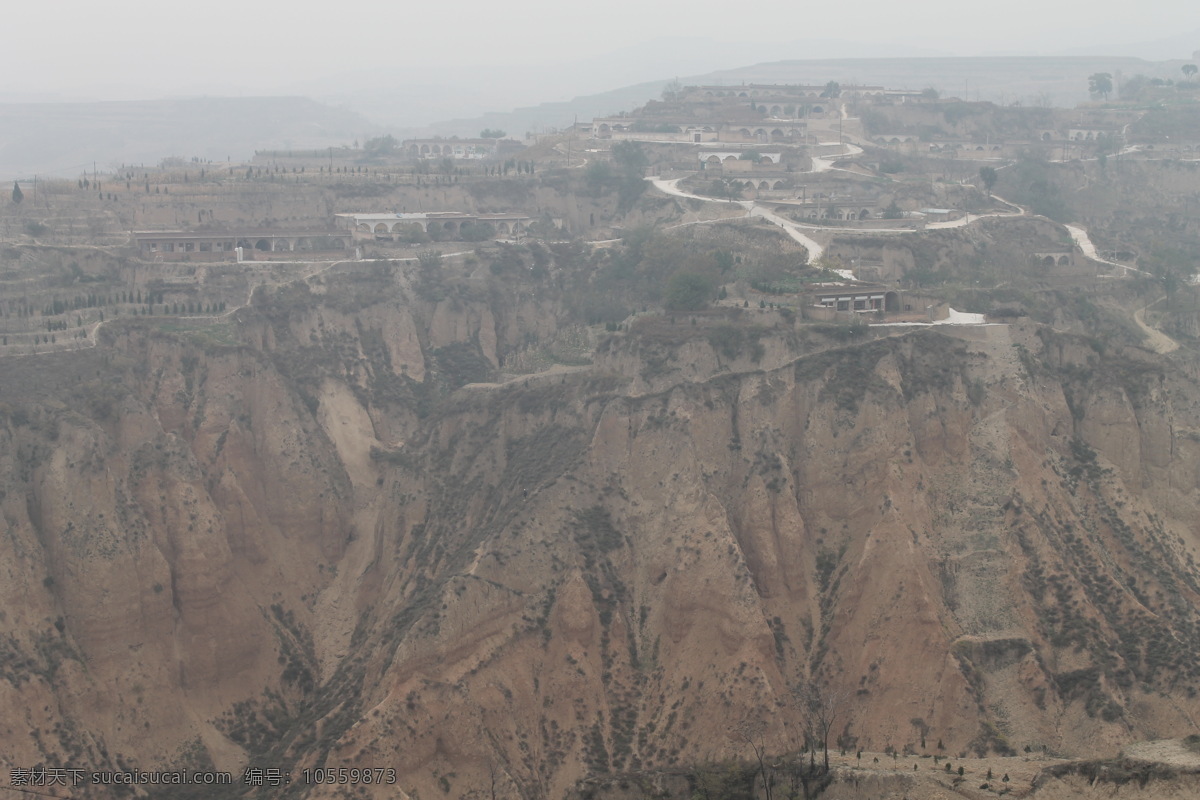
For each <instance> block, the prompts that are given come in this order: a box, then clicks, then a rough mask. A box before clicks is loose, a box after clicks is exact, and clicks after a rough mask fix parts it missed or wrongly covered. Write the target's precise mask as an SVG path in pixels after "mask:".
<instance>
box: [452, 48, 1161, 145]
mask: <svg viewBox="0 0 1200 800" xmlns="http://www.w3.org/2000/svg"><path fill="white" fill-rule="evenodd" d="M1182 63H1183V62H1182V61H1163V62H1154V61H1146V60H1144V59H1140V58H1131V57H1124V56H1092V55H1082V56H988V57H957V56H946V57H919V58H852V59H808V60H792V61H773V62H766V63H760V64H754V65H751V66H746V67H738V68H736V69H727V70H719V71H715V72H708V73H705V74H700V75H690V76H686V77H680V78H679V80H681V81H683V82H684V83H686V84H693V85H695V84H701V85H702V84H725V85H738V84H742V83H815V84H822V83H826V82H828V81H831V80H832V81H839V82H841V83H865V84H877V85H883V86H888V87H891V88H908V89H924V88H927V87H933V88H935V89H937V90H939V91H940V92H942V93H943V94H945V95H953V96H958V97H963V98H964V99H971V100H991V101H993V102H998V103H1002V104H1009V103H1013V102H1017V103H1021V104H1023V105H1035V104H1048V105H1057V106H1073V105H1075V104H1077V103H1080V102H1084V101H1086V100H1088V92H1087V86H1088V83H1087V77H1088V75H1091V74H1092V73H1095V72H1108V73H1111V74H1113V75H1114V76H1118V77H1120V76H1122V75H1124V76H1132V75H1135V74H1139V73H1140V74H1145V75H1148V76H1150V77H1163V78H1175V77H1178V71H1179V65H1180V64H1182ZM670 80H671V79H670V78H666V77H664V78H663V79H662V80H656V81H647V82H644V83H639V84H636V85H632V86H626V87H623V88H621V89H615V90H613V91H610V92H603V93H601V94H594V95H587V96H583V97H577V98H575V99H574V100H571V101H569V102H558V103H542V104H540V105H537V106H531V107H528V108H518V109H515V110H513V111H510V112H506V113H491V114H485V115H483V116H481V117H476V118H471V119H454V120H448V121H445V122H440V123H435V124H434V125H432V126H431V128H432V130H433V131H434V132H436V133H439V134H443V135H447V136H449V135H459V136H462V135H467V134H468V133H470V132H471V131H478V130H479V129H480V128H482V127H493V128H494V127H500V128H504V129H505V130H508V131H509V132H510V133H516V134H518V135H519V133H520V132H522V131H536V130H539V129H544V128H551V127H555V128H561V127H565V126H566V125H569V124H570V123H571V121H572V120H573V119H574V118H575V116H576V115H577V116H578V118H579V119H590V118H591V117H593V116H602V115H605V114H613V113H617V112H619V111H622V110H629V109H632V108H634V107H635V106H638V105H641V104H643V103H645V102H646V101H647V100H651V99H656V98H657V97H658V96H659V94H660V93H661V92H662V88H663V87H664V86H665V85H666V84H667V83H669V82H670Z"/></svg>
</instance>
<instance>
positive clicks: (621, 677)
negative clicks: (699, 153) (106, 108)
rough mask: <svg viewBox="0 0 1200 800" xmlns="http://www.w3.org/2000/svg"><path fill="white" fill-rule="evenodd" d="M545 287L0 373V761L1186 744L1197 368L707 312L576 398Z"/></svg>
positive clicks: (599, 759)
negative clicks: (818, 721) (758, 728)
mask: <svg viewBox="0 0 1200 800" xmlns="http://www.w3.org/2000/svg"><path fill="white" fill-rule="evenodd" d="M526 272H528V270H526V269H525V268H524V267H521V268H513V269H508V270H506V269H505V268H504V267H503V266H502V267H501V268H499V269H487V268H482V269H477V270H475V271H473V272H470V274H464V276H463V278H462V280H457V281H441V280H438V279H437V278H436V275H435V274H434V273H432V272H430V271H429V269H428V268H427V267H424V266H417V265H413V266H400V265H395V264H387V263H385V262H380V263H376V264H371V263H363V264H349V265H344V266H343V267H339V268H338V269H337V270H334V271H330V272H328V273H326V274H324V275H322V276H319V277H316V278H313V279H310V280H308V281H306V282H300V283H295V284H291V285H288V286H285V287H283V288H281V289H278V290H272V291H265V290H264V291H260V292H258V293H256V295H255V297H254V302H253V304H252V306H250V307H247V308H245V309H242V310H241V311H238V312H237V313H236V314H234V315H232V316H230V317H224V318H221V319H220V320H215V321H213V323H212V324H211V325H209V326H208V327H205V328H202V329H183V328H180V327H179V326H177V325H172V324H170V323H169V321H168V322H163V321H157V320H150V319H141V320H138V319H134V320H127V321H124V322H121V323H119V324H111V325H108V326H106V327H105V328H103V329H102V334H101V343H100V346H98V347H97V348H95V349H93V350H87V351H81V352H76V353H55V354H47V355H43V356H38V357H36V358H12V359H9V360H7V361H6V362H5V364H4V368H5V380H4V381H3V382H0V392H2V396H0V402H2V403H3V406H2V407H0V412H2V415H0V421H2V424H0V441H2V444H0V459H2V460H3V467H2V468H0V474H2V475H3V476H4V478H3V480H4V484H3V486H2V487H0V490H2V492H3V493H2V495H0V507H2V508H3V512H4V516H5V527H6V532H7V534H8V535H7V536H6V537H5V539H4V543H3V544H2V545H0V547H3V552H4V559H3V563H4V564H5V568H4V572H3V575H4V578H3V582H2V583H0V587H2V591H3V593H4V601H5V602H4V609H5V610H4V612H3V616H0V630H2V631H3V632H2V634H0V635H2V638H0V643H2V650H0V652H2V654H3V669H4V673H3V677H4V680H3V681H0V692H3V694H4V705H5V707H6V708H9V709H12V710H13V712H12V713H10V716H9V720H10V721H9V723H8V724H7V725H6V726H5V729H4V732H3V740H4V748H3V751H4V752H5V754H6V755H5V759H6V761H7V762H8V763H7V764H6V765H5V766H6V767H20V766H30V765H33V764H36V763H39V762H40V763H44V764H47V765H52V766H71V767H87V768H96V767H102V766H114V767H124V766H132V765H138V766H141V767H144V768H154V767H166V766H177V767H178V766H187V767H194V768H195V767H202V766H206V765H208V766H215V767H218V768H221V769H228V770H231V771H233V772H235V773H236V774H237V775H238V776H239V777H240V775H241V770H243V769H244V768H245V767H247V766H254V767H262V768H264V769H283V770H290V771H291V772H292V774H293V776H297V777H298V775H299V774H300V770H302V769H303V768H305V767H308V768H315V767H340V766H346V767H359V768H361V767H392V768H395V769H396V771H397V781H398V786H399V788H401V789H402V790H404V791H405V792H406V793H407V794H408V795H409V796H417V795H418V794H419V795H420V796H422V797H428V796H440V795H442V794H447V793H448V794H449V795H451V796H459V797H471V796H478V797H486V796H492V794H491V793H492V792H493V791H494V792H495V796H497V797H526V798H530V797H561V796H563V794H564V792H566V791H567V790H568V789H569V788H570V787H572V786H574V785H575V784H576V783H577V782H578V781H579V780H580V779H581V778H584V777H585V776H588V775H598V774H600V775H602V774H605V773H609V772H620V771H626V770H637V769H640V770H655V769H662V768H669V767H677V766H680V765H688V764H691V763H695V762H701V761H707V760H712V759H716V758H721V757H724V756H729V755H745V750H746V744H745V740H744V737H743V736H742V734H740V733H739V724H740V723H741V722H743V721H745V720H754V721H760V720H761V721H765V731H764V734H763V735H764V736H765V739H766V741H769V742H770V743H771V745H770V746H771V748H772V749H773V750H775V751H777V752H783V751H785V750H789V749H794V748H795V747H797V746H798V745H799V743H800V741H801V740H802V734H801V730H800V727H801V726H800V716H801V715H800V713H799V710H798V709H797V708H796V704H795V702H794V700H793V698H792V694H791V691H790V690H791V688H792V687H793V686H795V685H797V684H799V683H802V682H805V681H808V680H814V681H816V682H818V683H819V684H821V685H822V686H823V687H825V688H826V690H827V691H830V692H836V693H840V694H842V695H844V696H845V698H846V699H845V702H844V705H843V707H842V709H841V713H840V716H839V718H838V721H837V725H836V728H835V730H834V731H833V734H834V737H835V738H836V740H837V742H838V744H840V745H843V746H845V747H848V748H855V747H858V748H866V749H873V750H884V749H885V748H889V747H890V748H892V749H894V750H897V751H903V750H905V749H909V750H912V751H914V752H917V753H921V752H937V753H942V752H945V753H950V754H958V753H969V752H972V751H974V752H977V753H988V752H991V753H995V754H1002V753H1008V752H1012V751H1020V750H1023V749H1024V748H1025V747H1026V746H1029V747H1030V748H1031V749H1035V750H1036V749H1040V748H1042V747H1043V746H1044V747H1047V748H1049V749H1050V750H1052V751H1056V752H1059V753H1066V754H1072V755H1080V756H1087V755H1107V754H1109V753H1111V752H1112V751H1113V750H1115V749H1116V748H1117V747H1118V746H1120V745H1121V744H1123V743H1125V742H1127V741H1130V740H1133V739H1138V738H1148V737H1153V736H1168V735H1179V734H1182V733H1184V732H1186V731H1187V730H1188V729H1189V726H1192V725H1194V724H1195V723H1194V720H1195V719H1196V717H1197V715H1198V714H1200V698H1197V695H1196V689H1197V686H1198V685H1200V667H1198V666H1197V663H1196V659H1195V653H1196V652H1197V648H1200V619H1198V616H1197V615H1198V609H1200V571H1198V570H1197V568H1196V564H1195V555H1196V547H1197V545H1198V544H1200V542H1198V541H1197V539H1198V532H1197V529H1196V527H1195V520H1196V519H1197V518H1200V515H1198V514H1197V508H1196V504H1197V498H1198V497H1200V495H1198V494H1197V488H1198V486H1200V408H1198V407H1197V400H1196V398H1197V397H1198V396H1200V393H1198V392H1197V388H1198V387H1197V385H1196V384H1197V381H1198V379H1200V375H1198V373H1197V367H1196V361H1195V357H1194V355H1193V354H1192V352H1191V350H1190V349H1189V348H1186V347H1185V348H1183V349H1181V350H1179V351H1176V352H1175V353H1173V354H1171V355H1169V356H1156V355H1153V354H1150V353H1148V352H1146V351H1144V350H1141V349H1138V348H1135V347H1128V346H1121V345H1118V344H1112V343H1109V342H1101V341H1100V340H1097V339H1092V338H1088V337H1086V336H1082V335H1075V334H1069V333H1063V332H1056V331H1055V330H1054V329H1052V328H1050V327H1044V326H1040V325H1036V324H1034V323H1032V322H1024V323H1015V324H1012V325H993V326H981V327H973V328H963V329H957V330H951V329H949V328H936V329H930V328H919V329H915V330H914V329H872V330H871V331H867V330H866V329H865V328H860V327H843V326H837V325H814V324H810V323H807V322H805V321H804V320H798V319H796V318H795V317H794V316H793V315H791V314H780V313H775V312H770V311H768V310H759V309H754V310H750V309H746V310H741V309H735V308H726V309H723V310H713V311H708V312H700V313H698V314H696V315H694V316H688V315H679V316H678V317H677V318H673V317H667V316H664V317H656V316H653V315H651V316H649V317H645V318H641V319H639V320H635V321H634V322H633V323H632V324H631V325H630V326H629V327H628V329H626V330H619V331H616V332H612V333H610V334H609V335H608V338H605V339H603V340H601V341H599V342H597V343H596V347H595V348H594V356H593V357H592V359H591V361H592V363H591V364H590V365H589V364H585V363H584V362H583V361H582V360H580V361H577V362H573V363H574V365H573V366H563V365H562V363H561V362H562V361H563V358H562V357H561V356H562V354H563V353H564V352H566V351H568V350H569V351H570V352H573V353H574V352H579V351H586V350H590V349H592V348H591V347H590V345H587V343H586V336H584V335H583V334H582V333H581V329H579V328H577V327H576V326H574V324H573V323H572V316H571V314H570V313H569V312H568V310H567V307H566V304H565V303H564V301H563V299H562V297H563V295H562V293H561V290H558V289H556V288H555V283H556V280H558V283H559V285H561V279H556V267H555V266H554V265H550V266H549V270H548V271H546V272H545V274H544V275H541V276H536V277H523V275H524V274H525V273H526ZM530 274H531V275H532V273H530ZM539 281H541V282H540V283H539ZM906 330H907V331H908V332H905V331H906ZM581 336H582V337H583V339H582V340H581V339H580V337H581ZM548 352H549V353H557V354H558V356H559V361H560V366H559V367H557V368H556V369H554V370H551V371H548V372H543V373H540V374H533V375H529V376H527V377H524V378H520V379H517V380H511V381H509V382H507V383H496V382H495V381H496V379H497V376H498V375H499V373H500V371H501V370H502V369H511V367H512V365H514V364H522V363H534V362H536V361H537V359H536V358H534V356H535V355H537V354H538V353H541V354H543V355H544V354H545V353H548ZM30 731H34V732H35V734H34V735H33V736H30V735H29V732H30ZM939 748H940V749H939ZM212 791H213V790H211V789H206V790H205V792H206V793H205V794H204V796H213V795H212ZM267 791H268V794H272V795H288V796H301V795H306V796H312V797H324V796H330V797H332V796H348V795H347V792H348V791H350V792H351V794H353V795H354V796H366V797H371V796H376V797H385V796H386V797H392V796H395V787H392V786H385V787H380V786H377V785H365V784H359V785H356V786H354V787H348V786H340V787H339V786H337V785H324V786H306V785H304V784H303V782H302V781H300V780H294V781H293V783H292V784H291V785H290V786H287V787H279V788H278V789H270V790H267ZM80 796H97V797H100V796H108V795H105V794H102V793H99V792H98V790H93V794H91V795H89V794H88V793H87V791H81V792H80ZM171 796H181V795H180V794H179V793H178V792H173V793H172V795H171Z"/></svg>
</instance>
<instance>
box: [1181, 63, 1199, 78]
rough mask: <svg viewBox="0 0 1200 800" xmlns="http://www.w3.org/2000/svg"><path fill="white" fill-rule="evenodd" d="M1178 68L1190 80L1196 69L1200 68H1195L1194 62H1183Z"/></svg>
mask: <svg viewBox="0 0 1200 800" xmlns="http://www.w3.org/2000/svg"><path fill="white" fill-rule="evenodd" d="M1179 69H1180V71H1182V72H1183V76H1184V77H1185V78H1187V79H1188V80H1191V79H1192V78H1193V77H1194V76H1195V74H1196V72H1197V71H1198V69H1200V68H1197V67H1196V65H1195V64H1184V65H1183V66H1182V67H1180V68H1179Z"/></svg>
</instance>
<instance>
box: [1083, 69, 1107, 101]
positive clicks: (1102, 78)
mask: <svg viewBox="0 0 1200 800" xmlns="http://www.w3.org/2000/svg"><path fill="white" fill-rule="evenodd" d="M1112 89H1113V82H1112V75H1110V74H1109V73H1107V72H1096V73H1093V74H1091V75H1089V76H1088V91H1089V92H1091V93H1092V94H1093V95H1097V94H1098V95H1100V96H1101V97H1103V98H1104V99H1105V100H1108V94H1109V92H1111V91H1112Z"/></svg>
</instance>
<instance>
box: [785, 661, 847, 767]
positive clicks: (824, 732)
mask: <svg viewBox="0 0 1200 800" xmlns="http://www.w3.org/2000/svg"><path fill="white" fill-rule="evenodd" d="M792 693H793V695H794V696H795V698H796V702H797V704H798V705H799V706H800V709H801V711H803V713H804V717H805V724H806V730H809V731H811V732H812V735H813V736H815V737H816V739H817V741H819V742H820V743H821V750H822V751H823V753H824V756H825V771H826V772H828V771H829V732H830V731H831V730H833V726H834V723H836V722H837V720H838V718H839V717H841V716H842V714H843V712H844V711H845V704H846V697H847V696H846V693H845V692H843V691H841V690H839V689H825V688H822V687H821V685H820V684H819V683H817V682H816V681H808V682H807V683H803V684H801V685H799V686H797V687H796V688H795V689H794V690H793V692H792Z"/></svg>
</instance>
